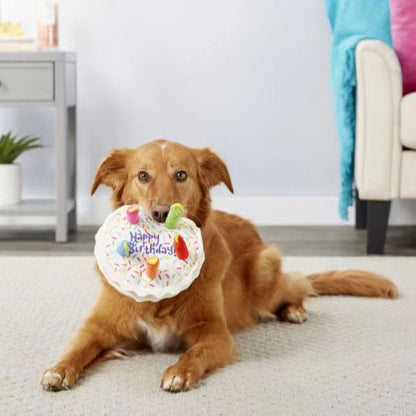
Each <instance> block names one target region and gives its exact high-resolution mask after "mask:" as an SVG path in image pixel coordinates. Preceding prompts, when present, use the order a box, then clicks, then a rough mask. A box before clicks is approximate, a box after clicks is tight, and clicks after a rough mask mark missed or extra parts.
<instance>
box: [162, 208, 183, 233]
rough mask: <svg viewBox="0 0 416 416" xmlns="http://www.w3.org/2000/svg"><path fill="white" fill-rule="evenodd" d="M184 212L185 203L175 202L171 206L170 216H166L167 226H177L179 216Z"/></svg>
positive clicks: (171, 227)
mask: <svg viewBox="0 0 416 416" xmlns="http://www.w3.org/2000/svg"><path fill="white" fill-rule="evenodd" d="M182 214H183V205H182V204H173V205H172V206H171V207H170V210H169V214H168V217H167V218H166V222H165V226H166V228H169V229H170V230H172V229H173V228H176V224H177V223H178V221H179V218H180V217H181V215H182Z"/></svg>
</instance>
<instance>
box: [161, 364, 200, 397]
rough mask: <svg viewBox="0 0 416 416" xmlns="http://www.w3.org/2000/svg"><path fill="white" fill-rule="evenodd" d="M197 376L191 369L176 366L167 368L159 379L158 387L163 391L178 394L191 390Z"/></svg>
mask: <svg viewBox="0 0 416 416" xmlns="http://www.w3.org/2000/svg"><path fill="white" fill-rule="evenodd" d="M197 381H198V376H197V374H196V373H195V371H193V370H192V369H189V368H188V369H185V368H183V366H180V365H178V364H175V365H173V366H172V367H169V368H168V369H167V370H166V371H165V373H164V374H163V376H162V378H161V379H160V387H161V388H162V389H163V390H165V391H172V392H179V391H186V390H189V389H191V388H193V387H194V386H195V384H196V382H197Z"/></svg>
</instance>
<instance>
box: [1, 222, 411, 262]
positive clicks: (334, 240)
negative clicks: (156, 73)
mask: <svg viewBox="0 0 416 416" xmlns="http://www.w3.org/2000/svg"><path fill="white" fill-rule="evenodd" d="M96 231H97V227H80V228H79V231H78V233H77V234H74V235H71V237H70V242H68V243H60V244H56V243H55V242H54V232H53V230H51V229H50V230H46V231H45V230H42V229H32V230H30V231H27V230H25V231H23V230H16V229H13V230H11V229H4V228H3V229H0V255H20V254H23V255H42V256H43V255H46V256H48V255H93V250H94V235H95V232H96ZM259 231H260V233H261V235H262V237H263V239H264V240H265V241H266V242H268V243H273V244H277V245H278V246H279V247H280V248H281V249H282V252H283V254H284V255H286V256H363V255H366V252H365V246H366V232H365V231H357V230H355V229H354V228H353V227H351V226H285V227H280V226H277V227H259ZM385 254H386V255H392V256H416V227H402V226H401V227H398V226H397V227H390V228H389V231H388V235H387V243H386V250H385Z"/></svg>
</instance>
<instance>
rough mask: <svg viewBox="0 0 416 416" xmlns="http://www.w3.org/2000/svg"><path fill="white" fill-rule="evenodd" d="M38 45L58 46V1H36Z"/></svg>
mask: <svg viewBox="0 0 416 416" xmlns="http://www.w3.org/2000/svg"><path fill="white" fill-rule="evenodd" d="M38 45H39V46H40V47H42V48H57V47H58V1H57V0H39V1H38Z"/></svg>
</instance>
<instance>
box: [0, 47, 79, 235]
mask: <svg viewBox="0 0 416 416" xmlns="http://www.w3.org/2000/svg"><path fill="white" fill-rule="evenodd" d="M76 71H77V66H76V55H75V54H74V53H71V52H63V51H52V50H51V51H27V52H26V51H22V52H20V51H19V52H0V107H25V106H26V107H27V106H48V107H54V108H55V109H56V123H55V125H56V128H55V140H54V152H55V162H54V163H55V187H56V189H55V195H56V197H55V199H53V200H32V199H31V200H26V201H25V200H24V201H22V203H21V204H20V205H17V206H10V207H4V208H3V207H2V208H0V215H3V216H5V215H7V216H52V215H54V216H55V217H56V234H55V235H56V241H57V242H65V241H67V240H68V231H73V230H75V228H76V201H75V195H76V166H75V161H76V130H77V128H76V111H77V110H76V108H77V107H76V100H77V98H76Z"/></svg>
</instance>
